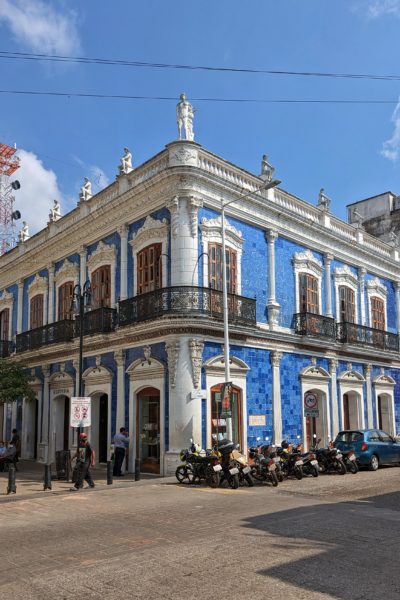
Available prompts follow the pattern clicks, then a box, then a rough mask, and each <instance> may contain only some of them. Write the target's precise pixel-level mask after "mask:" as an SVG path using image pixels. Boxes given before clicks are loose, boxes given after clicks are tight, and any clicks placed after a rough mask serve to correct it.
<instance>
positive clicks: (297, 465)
mask: <svg viewBox="0 0 400 600" xmlns="http://www.w3.org/2000/svg"><path fill="white" fill-rule="evenodd" d="M303 464H304V463H303V461H302V460H296V462H295V465H296V467H301V465H303Z"/></svg>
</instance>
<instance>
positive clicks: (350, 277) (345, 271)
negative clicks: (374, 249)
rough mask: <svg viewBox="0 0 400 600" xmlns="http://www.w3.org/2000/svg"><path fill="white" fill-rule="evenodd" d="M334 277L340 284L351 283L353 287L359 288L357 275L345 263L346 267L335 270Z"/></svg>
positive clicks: (336, 282)
mask: <svg viewBox="0 0 400 600" xmlns="http://www.w3.org/2000/svg"><path fill="white" fill-rule="evenodd" d="M333 278H334V280H335V284H337V285H340V284H344V285H350V286H351V287H354V288H357V284H358V279H357V275H355V274H354V273H352V271H351V269H350V267H348V265H345V266H344V267H337V268H336V269H334V270H333Z"/></svg>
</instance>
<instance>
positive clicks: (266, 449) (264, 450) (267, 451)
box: [260, 438, 283, 483]
mask: <svg viewBox="0 0 400 600" xmlns="http://www.w3.org/2000/svg"><path fill="white" fill-rule="evenodd" d="M265 439H266V440H268V438H265ZM260 452H261V454H262V455H263V456H265V458H266V459H270V460H273V461H274V463H275V473H276V477H277V479H278V481H279V482H280V483H281V482H282V481H283V473H282V465H281V459H280V457H279V456H278V454H277V451H276V446H275V445H273V444H272V445H271V444H264V445H263V446H261V449H260Z"/></svg>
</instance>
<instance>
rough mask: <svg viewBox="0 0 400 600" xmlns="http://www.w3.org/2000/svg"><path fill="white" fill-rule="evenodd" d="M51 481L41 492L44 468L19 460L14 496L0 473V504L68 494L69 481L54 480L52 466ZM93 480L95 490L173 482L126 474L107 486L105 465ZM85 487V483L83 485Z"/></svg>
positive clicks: (70, 485) (93, 473) (98, 467)
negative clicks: (9, 491) (44, 495)
mask: <svg viewBox="0 0 400 600" xmlns="http://www.w3.org/2000/svg"><path fill="white" fill-rule="evenodd" d="M51 474H52V481H51V487H52V489H51V490H46V491H44V490H43V479H44V466H43V465H42V464H39V463H36V462H34V461H29V460H21V461H20V462H19V463H18V471H17V472H16V473H15V483H16V487H17V493H16V494H9V495H7V485H8V473H0V503H1V502H3V501H9V500H13V499H18V498H19V499H21V498H24V499H29V498H35V497H36V496H43V494H46V495H52V494H60V493H69V490H70V488H71V487H72V486H73V484H72V482H71V481H65V480H64V479H60V480H58V479H56V478H55V476H56V470H55V465H52V469H51ZM92 476H93V480H94V482H95V485H96V487H95V490H96V489H106V488H109V489H111V488H121V487H127V486H129V487H130V486H134V485H136V486H137V485H141V484H143V483H148V482H152V483H154V482H161V481H162V482H163V483H167V482H168V481H169V480H171V481H172V480H175V478H174V477H173V478H171V477H160V476H159V475H149V474H145V473H142V474H141V478H140V481H135V479H134V475H133V473H126V474H125V475H124V476H123V477H115V478H114V481H113V484H112V485H109V486H108V485H107V469H106V465H103V464H101V465H98V466H97V467H96V468H95V469H93V470H92ZM53 477H54V479H53ZM84 486H86V482H85V483H84Z"/></svg>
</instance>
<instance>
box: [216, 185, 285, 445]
mask: <svg viewBox="0 0 400 600" xmlns="http://www.w3.org/2000/svg"><path fill="white" fill-rule="evenodd" d="M280 183H281V182H280V181H279V179H274V180H272V181H271V180H269V181H268V180H267V181H264V183H263V184H262V185H261V186H260V187H259V188H257V189H256V190H254V191H252V192H249V193H248V194H245V195H242V196H239V197H238V198H234V199H233V200H229V202H224V200H223V198H221V238H222V302H223V308H222V310H223V317H224V364H225V385H224V389H225V386H226V385H227V384H228V383H230V378H231V371H230V364H229V360H230V358H229V313H228V282H227V273H226V267H227V265H226V254H225V208H226V207H227V206H228V205H229V204H232V203H233V202H237V201H238V200H243V199H245V198H247V197H248V196H250V195H251V194H254V193H257V192H260V191H262V190H269V189H271V188H274V187H276V186H277V185H279V184H280ZM221 407H222V398H221ZM229 410H230V411H232V398H231V397H230V398H229ZM229 415H230V416H229ZM226 437H227V439H228V440H232V437H233V430H232V412H230V413H229V412H228V413H227V417H226Z"/></svg>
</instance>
